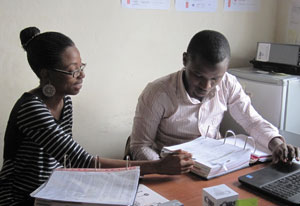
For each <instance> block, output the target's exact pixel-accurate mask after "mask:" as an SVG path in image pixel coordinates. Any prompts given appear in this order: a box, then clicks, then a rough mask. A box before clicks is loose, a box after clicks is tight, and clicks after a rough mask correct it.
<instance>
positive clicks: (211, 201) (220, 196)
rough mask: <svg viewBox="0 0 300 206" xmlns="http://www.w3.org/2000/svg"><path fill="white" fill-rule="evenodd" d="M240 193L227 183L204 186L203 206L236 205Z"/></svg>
mask: <svg viewBox="0 0 300 206" xmlns="http://www.w3.org/2000/svg"><path fill="white" fill-rule="evenodd" d="M238 197H239V194H238V193H236V192H235V191H234V190H232V189H231V188H229V187H228V186H226V185H225V184H221V185H216V186H212V187H206V188H203V191H202V205H203V206H234V205H235V201H236V200H237V199H238Z"/></svg>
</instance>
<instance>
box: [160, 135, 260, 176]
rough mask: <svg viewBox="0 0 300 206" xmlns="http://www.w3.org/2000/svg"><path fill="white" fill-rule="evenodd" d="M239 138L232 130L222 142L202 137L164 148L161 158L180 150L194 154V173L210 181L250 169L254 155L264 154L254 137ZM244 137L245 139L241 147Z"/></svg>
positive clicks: (241, 136) (240, 136)
mask: <svg viewBox="0 0 300 206" xmlns="http://www.w3.org/2000/svg"><path fill="white" fill-rule="evenodd" d="M228 133H232V134H233V137H227V134H228ZM238 136H239V137H238V138H237V136H236V135H235V134H234V132H232V131H230V130H229V131H227V132H226V134H225V137H224V138H223V139H221V140H216V139H212V138H206V137H205V136H201V137H199V138H197V139H195V140H192V141H189V142H186V143H183V144H178V145H174V146H169V147H163V149H162V151H161V156H165V155H166V153H170V152H174V151H175V150H178V149H181V150H184V151H187V152H189V153H191V154H192V156H193V159H194V162H195V164H194V167H193V169H192V172H193V173H195V174H197V175H199V176H201V177H203V178H205V179H210V178H213V177H217V176H220V175H224V174H227V173H229V172H233V171H235V170H238V169H241V168H245V167H248V166H249V164H250V160H251V159H253V155H256V154H259V155H261V154H262V153H261V151H260V150H257V148H256V143H255V141H254V139H253V138H252V137H248V136H246V135H238ZM243 137H245V139H244V141H243V144H242V145H241V141H242V139H243ZM237 142H238V143H237ZM263 154H265V153H263Z"/></svg>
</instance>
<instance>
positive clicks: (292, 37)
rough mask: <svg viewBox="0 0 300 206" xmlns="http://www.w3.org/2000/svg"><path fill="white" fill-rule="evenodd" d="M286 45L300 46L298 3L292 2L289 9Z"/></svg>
mask: <svg viewBox="0 0 300 206" xmlns="http://www.w3.org/2000/svg"><path fill="white" fill-rule="evenodd" d="M287 43H290V44H300V1H296V0H294V1H292V2H291V7H290V9H289V17H288V29H287Z"/></svg>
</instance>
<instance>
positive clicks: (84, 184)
mask: <svg viewBox="0 0 300 206" xmlns="http://www.w3.org/2000/svg"><path fill="white" fill-rule="evenodd" d="M139 175H140V169H139V167H130V168H128V169H126V168H119V169H110V170H109V169H97V170H95V169H90V170H89V169H86V170H84V169H69V170H68V169H66V170H63V169H61V170H60V169H58V170H54V172H53V173H52V175H51V176H50V178H49V180H48V182H46V183H45V184H44V185H42V186H41V187H40V188H39V189H38V190H36V191H35V192H33V193H32V194H31V196H32V197H34V198H40V199H46V200H52V201H63V202H77V203H93V204H99V205H101V204H102V205H133V203H134V199H135V195H136V192H137V187H138V181H139Z"/></svg>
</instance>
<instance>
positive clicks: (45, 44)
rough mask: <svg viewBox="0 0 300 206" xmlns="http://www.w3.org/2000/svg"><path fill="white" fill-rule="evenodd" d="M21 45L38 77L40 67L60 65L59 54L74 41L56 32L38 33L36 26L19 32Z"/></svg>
mask: <svg viewBox="0 0 300 206" xmlns="http://www.w3.org/2000/svg"><path fill="white" fill-rule="evenodd" d="M20 40H21V44H22V47H23V48H24V50H25V51H26V52H27V59H28V63H29V65H30V67H31V68H32V70H33V71H34V73H35V74H36V75H37V76H38V77H39V73H40V70H41V69H43V68H44V69H54V68H60V67H61V66H62V59H61V55H62V53H63V52H64V51H65V49H66V48H67V47H70V46H75V44H74V42H73V41H72V40H71V39H70V38H69V37H67V36H66V35H64V34H61V33H58V32H45V33H40V30H39V29H38V28H36V27H28V28H25V29H23V30H22V31H21V32H20Z"/></svg>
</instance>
